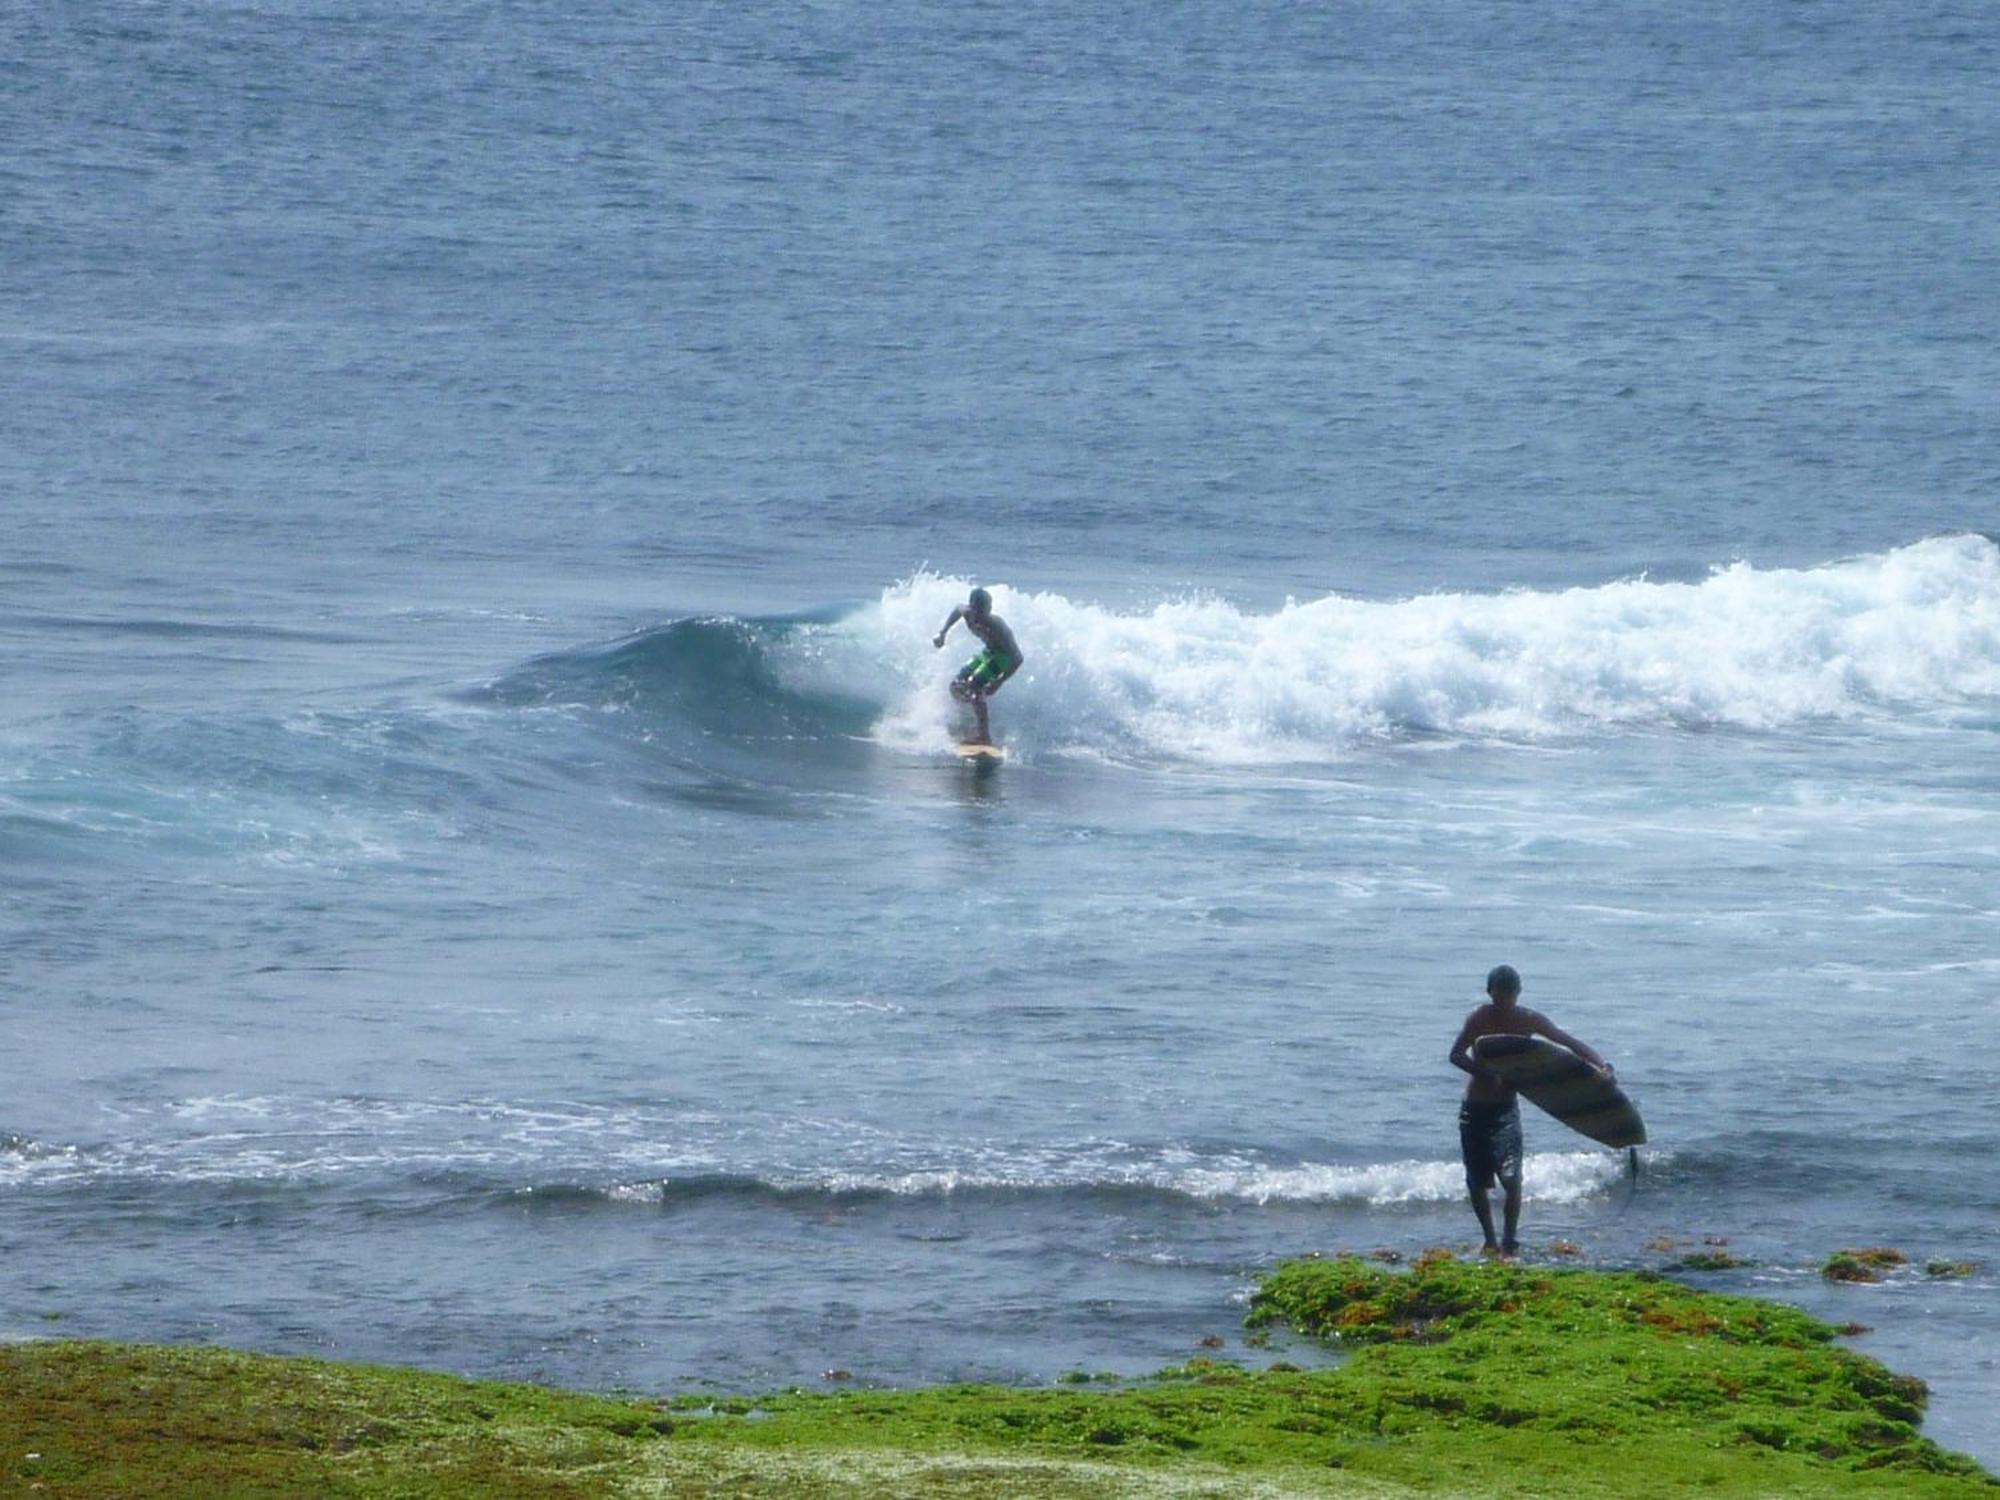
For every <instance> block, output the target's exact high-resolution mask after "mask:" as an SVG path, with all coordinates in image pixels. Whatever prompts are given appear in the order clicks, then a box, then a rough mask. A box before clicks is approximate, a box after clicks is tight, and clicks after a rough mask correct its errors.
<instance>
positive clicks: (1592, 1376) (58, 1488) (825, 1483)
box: [0, 1255, 2000, 1500]
mask: <svg viewBox="0 0 2000 1500" xmlns="http://www.w3.org/2000/svg"><path fill="white" fill-rule="evenodd" d="M1249 1321H1250V1322H1251V1324H1252V1325H1253V1326H1254V1327H1256V1328H1259V1329H1264V1330H1272V1329H1276V1328H1279V1327H1281V1326H1282V1327H1289V1328H1293V1329H1297V1330H1300V1331H1302V1332H1304V1333H1306V1334H1309V1335H1311V1336H1312V1337H1315V1338H1320V1339H1325V1340H1327V1341H1328V1342H1329V1343H1330V1344H1331V1345H1333V1346H1334V1347H1336V1348H1339V1349H1342V1350H1345V1351H1347V1353H1346V1358H1345V1362H1344V1363H1342V1364H1340V1365H1339V1366H1338V1367H1337V1368H1333V1369H1318V1370H1302V1369H1299V1368H1297V1367H1296V1366H1295V1365H1290V1364H1286V1363H1282V1362H1281V1363H1274V1364H1272V1365H1270V1366H1269V1367H1268V1368H1264V1369H1248V1368H1244V1367H1242V1366H1240V1365H1236V1364H1233V1363H1230V1362H1229V1361H1227V1360H1223V1359H1217V1358H1210V1357H1208V1356H1207V1355H1203V1356H1200V1357H1197V1358H1194V1359H1191V1360H1189V1361H1188V1362H1187V1363H1186V1364H1184V1365H1180V1366H1177V1367H1175V1368H1174V1369H1171V1370H1166V1371H1161V1372H1159V1373H1158V1374H1157V1375H1155V1376H1153V1377H1151V1378H1148V1379H1144V1380H1130V1381H1122V1382H1120V1381H1116V1380H1114V1379H1111V1378H1108V1377H1103V1376H1098V1377H1095V1378H1091V1379H1088V1380H1087V1381H1083V1382H1078V1381H1075V1380H1074V1378H1072V1380H1071V1381H1068V1382H1058V1383H1056V1384H1054V1385H1052V1386H1050V1387H1049V1388H1046V1389H1018V1388H1009V1387H999V1386H985V1385H961V1386H943V1387H933V1388H930V1389H924V1390H904V1391H896V1390H878V1389H869V1388H867V1384H866V1372H865V1371H859V1372H857V1376H858V1378H857V1379H855V1380H852V1381H843V1382H841V1384H840V1389H838V1390H836V1391H831V1392H823V1393H805V1392H798V1391H792V1392H785V1393H780V1394H774V1395H768V1396H762V1397H756V1398H729V1399H717V1398H714V1397H698V1398H697V1397H689V1398H683V1399H679V1400H675V1401H672V1402H666V1403H659V1402H649V1401H619V1400H610V1399H602V1398H596V1397H586V1396H569V1395H563V1394H560V1393H557V1392H550V1391H539V1390H536V1389H534V1388H532V1387H522V1386H500V1385H491V1384H483V1383H476V1382H469V1381H460V1380H454V1379H451V1378H448V1377H445V1376H437V1375H424V1374H419V1373H416V1372H412V1371H407V1370H379V1369H366V1368H360V1367H354V1366H340V1365H328V1364H322V1363H316V1362H312V1361H303V1360H283V1359H270V1358H263V1357H259V1356H254V1355H244V1354H237V1353H232V1352H230V1351H226V1350H206V1349H148V1348H138V1347H132V1346H119V1345H91V1344H64V1343H40V1344H24V1345H15V1346H7V1347H0V1489H6V1487H7V1486H8V1485H11V1486H13V1488H12V1489H6V1492H8V1493H13V1492H15V1491H16V1490H18V1491H20V1492H23V1493H29V1492H32V1493H35V1494H39V1495H46V1496H48V1497H51V1500H54V1497H62V1496H85V1495H88V1496H92V1497H109V1496H128V1495H130V1496H137V1495H148V1496H151V1495H170V1496H171V1495H183V1494H184V1495H202V1496H209V1495H214V1496H232V1497H255V1496H267V1495H268V1496H278V1495H286V1496H292V1495H313V1496H350V1497H356V1500H361V1497H384V1500H387V1497H392V1496H393V1497H419V1496H424V1497H428V1496H433V1495H438V1496H450V1497H459V1496H466V1497H483V1496H490V1497H501V1496H507V1497H518V1500H528V1497H542V1496H548V1497H555V1496H564V1497H578V1500H581V1497H588V1496H634V1497H637V1496H648V1497H671V1496H724V1495H726V1496H730V1497H732V1500H734V1497H761V1496H769V1497H785V1500H792V1497H816V1500H845V1497H855V1500H860V1497H876V1496H964V1497H981V1500H1001V1497H1006V1500H1014V1497H1038V1500H1071V1497H1074V1500H1099V1497H1120V1496H1123V1497H1134V1500H1136V1497H1163V1496H1175V1497H1183V1496H1187V1497H1191V1496H1206V1497H1214V1500H1239V1497H1244V1500H1247V1497H1258V1500H1278V1497H1288V1496H1320V1495H1327V1496H1347V1497H1362V1496H1366V1497H1371V1500H1395V1497H1403V1496H1437V1497H1445V1496H1452V1497H1459V1496H1474V1495H1476V1496H1481V1497H1487V1496H1492V1497H1520V1500H1526V1497H1530V1496H1563V1497H1583V1500H1587V1497H1605V1500H1652V1497H1661V1500H1666V1497H1693V1496H1733V1495H1743V1496H1750V1495H1756V1496H1797V1497H1807V1496H1812V1497H1834V1500H1837V1497H1842V1496H1856V1497H1860V1496H1914V1497H1936V1500H1961V1497H1974V1496H1978V1497H1985V1500H2000V1484H1996V1482H1995V1481H1994V1480H1993V1479H1992V1478H1991V1477H1990V1476H1988V1475H1987V1474H1986V1473H1985V1472H1983V1471H1982V1470H1981V1469H1980V1468H1979V1467H1978V1466H1977V1465H1976V1464H1974V1463H1973V1462H1972V1461H1971V1460H1969V1459H1966V1458H1963V1457H1961V1456H1959V1455H1956V1454H1952V1453H1948V1452H1946V1451H1944V1450H1943V1449H1940V1448H1938V1447H1937V1446H1936V1445H1935V1444H1933V1443H1931V1442H1930V1441H1928V1440H1927V1439H1925V1438H1924V1437H1923V1436H1922V1435H1921V1434H1920V1433H1919V1431H1918V1422H1919V1419H1920V1417H1921V1415H1922V1411H1923V1405H1924V1399H1925V1391H1924V1387H1923V1385H1922V1383H1921V1382H1919V1381H1916V1380H1912V1379H1909V1378H1907V1377H1903V1376H1898V1375H1895V1374H1893V1373H1891V1372H1890V1371H1889V1370H1887V1369H1884V1368H1883V1367H1882V1366H1881V1365H1879V1364H1877V1363H1876V1362H1875V1361H1873V1360H1870V1359H1865V1358H1863V1357H1861V1356H1859V1355H1856V1354H1854V1353H1852V1352H1850V1351H1847V1350H1844V1349H1842V1348H1840V1347H1838V1345H1837V1344H1836V1342H1835V1339H1836V1337H1837V1335H1836V1333H1835V1331H1834V1330H1833V1329H1831V1328H1829V1327H1828V1326H1827V1325H1825V1324H1823V1323H1820V1322H1817V1321H1816V1320H1814V1319H1812V1318H1809V1317H1807V1316H1806V1315H1805V1314H1803V1313H1800V1312H1798V1311H1796V1310H1795V1309H1792V1308H1789V1307H1783V1306H1779V1305H1775V1304H1771V1303H1765V1302H1758V1301H1753V1300H1751V1299H1748V1298H1741V1297H1726V1296H1716V1295H1712V1294H1707V1293H1701V1292H1696V1291H1693V1290H1691V1289H1689V1288H1687V1287H1683V1286H1680V1285H1678V1284H1676V1283H1675V1282H1672V1281H1669V1280H1667V1279H1665V1278H1663V1277H1661V1276H1658V1275H1654V1274H1651V1273H1630V1274H1619V1273H1602V1272H1593V1271H1584V1270H1567V1269H1564V1270H1555V1269H1543V1268H1537V1267H1522V1266H1509V1265H1493V1264H1481V1263H1471V1262H1461V1261H1457V1260H1454V1259H1451V1258H1450V1257H1440V1256H1436V1255H1431V1256H1425V1257H1421V1258H1419V1259H1418V1260H1417V1262H1416V1263H1415V1264H1414V1265H1413V1266H1411V1267H1410V1268H1409V1269H1408V1270H1402V1269H1393V1268H1391V1267H1390V1266H1388V1265H1385V1264H1383V1263H1382V1262H1380V1261H1369V1260H1362V1259H1358V1258H1336V1259H1327V1260H1300V1261H1292V1262H1288V1263H1286V1264H1283V1265H1280V1266H1279V1267H1277V1268H1276V1269H1275V1270H1274V1271H1272V1273H1271V1274H1270V1275H1269V1276H1268V1277H1267V1278H1266V1279H1265V1281H1264V1282H1263V1284H1262V1286H1261V1287H1260V1288H1259V1290H1258V1291H1257V1293H1256V1295H1255V1297H1254V1299H1253V1302H1252V1306H1251V1310H1250V1317H1249ZM1253 1347H1254V1346H1253Z"/></svg>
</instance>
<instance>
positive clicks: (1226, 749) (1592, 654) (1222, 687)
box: [781, 535, 2000, 763]
mask: <svg viewBox="0 0 2000 1500" xmlns="http://www.w3.org/2000/svg"><path fill="white" fill-rule="evenodd" d="M966 587H967V585H966V583H965V581H964V580H962V579H953V578H942V577H938V576H935V575H932V574H922V575H919V576H917V577H914V578H911V579H908V580H906V581H904V582H902V583H899V584H897V585H896V586H894V587H893V588H890V589H887V590H885V591H884V592H883V595H882V597H881V598H880V599H879V600H878V601H876V602H875V603H873V604H871V605H869V606H867V607H865V608H863V609H861V610H859V611H857V612H856V613H854V614H852V615H850V616H848V617H847V618H846V619H844V620H842V621H840V622H838V623H837V624H834V625H829V626H824V627H818V628H816V629H815V630H814V631H813V632H810V633H809V639H807V640H804V641H801V642H798V643H795V644H794V645H793V646H792V647H791V648H790V653H789V656H788V658H787V659H786V660H785V661H784V662H783V663H782V664H781V665H782V669H784V670H788V671H789V672H791V673H792V674H793V675H794V676H795V677H796V678H797V679H798V680H799V681H800V683H801V685H809V686H818V687H821V688H823V689H828V690H834V691H840V692H843V693H846V694H849V695H851V696H858V697H861V698H863V699H865V700H870V701H876V702H880V703H881V704H883V712H882V715H881V718H880V720H879V722H878V723H877V725H876V728H875V737H876V738H877V739H878V740H879V741H881V742H882V743H884V744H886V745H889V746H892V747H895V748H900V749H908V750H928V749H936V748H941V747H942V746H943V743H944V739H945V727H946V716H947V714H948V712H949V710H950V704H949V700H948V698H947V696H946V694H945V692H944V689H945V686H946V684H947V683H948V682H949V680H950V678H951V676H952V673H953V672H954V671H955V670H956V669H957V668H958V666H959V664H960V663H961V662H962V661H963V660H964V659H965V658H966V657H968V656H970V655H971V654H972V653H973V651H974V650H976V649H977V643H976V642H974V641H972V640H971V639H970V638H969V637H967V636H966V635H965V634H964V632H963V631H962V630H960V631H957V632H955V633H954V635H955V638H954V639H953V640H952V641H948V642H947V644H946V649H945V650H943V651H938V650H936V649H934V648H933V646H932V644H931V637H932V635H933V634H934V633H935V632H936V630H937V627H938V625H939V623H940V622H941V621H942V620H943V619H944V617H945V615H946V613H947V612H948V611H949V610H950V609H951V607H952V606H953V605H954V604H956V603H958V602H960V601H961V600H962V599H963V598H964V596H965V592H966ZM990 587H991V590H992V594H993V600H994V608H995V610H996V612H998V613H999V614H1001V615H1002V616H1004V617H1005V618H1006V620H1007V621H1008V623H1009V625H1010V626H1011V627H1012V628H1013V630H1014V632H1015V634H1016V635H1017V636H1018V637H1019V639H1020V641H1021V644H1022V648H1023V650H1024V651H1025V652H1026V654H1027V664H1026V665H1025V667H1024V668H1023V669H1022V672H1021V675H1020V677H1019V678H1018V679H1017V680H1016V681H1015V682H1014V683H1013V684H1010V685H1009V687H1008V689H1007V690H1006V692H1005V693H1004V695H1003V696H1002V697H1001V698H1000V699H999V700H997V701H998V702H999V703H1004V704H1005V721H1006V724H1007V728H1008V732H1009V735H1010V737H1012V738H1013V740H1014V741H1015V742H1016V743H1017V744H1020V745H1023V746H1026V747H1030V748H1032V747H1041V748H1047V749H1053V750H1062V751H1084V752H1095V753H1100V754H1106V753H1108V754H1112V755H1119V754H1130V753H1138V754H1148V755H1151V754H1164V755H1174V756H1181V757H1187V758H1195V759H1204V760H1213V761H1218V762H1225V763H1245V762H1260V761H1262V762H1271V761H1284V760H1291V759H1304V758H1319V757H1323V756H1324V755H1325V753H1326V752H1327V751H1328V750H1329V749H1338V748H1339V747H1341V746H1348V745H1354V744H1357V743H1362V742H1366V741H1369V740H1382V739H1390V738H1396V737H1399V736H1407V735H1412V734H1419V735H1423V734H1436V735H1444V736H1452V737H1461V738H1466V737H1469V738H1500V739H1511V740H1528V741H1535V740H1547V739H1553V738H1560V737H1565V736H1574V735H1580V734H1590V733H1594V732H1599V731H1602V730H1604V729H1606V728H1613V729H1623V728H1634V727H1650V726H1667V725H1697V726H1728V727H1737V728H1745V729H1752V730H1763V729H1773V728H1782V727H1785V726H1791V725H1797V724H1801V723H1805V722H1809V721H1813V720H1819V719H1829V718H1830V719H1856V718H1870V717H1889V716H1892V715H1893V716H1897V717H1902V716H1906V715H1907V714H1909V713H1910V712H1912V711H1916V712H1924V711H1933V712H1938V713H1946V714H1948V713H1949V712H1951V711H1953V710H1964V709H1966V708H1974V709H1977V710H1979V711H1981V712H1986V713H1990V712H1991V711H1992V707H1993V705H1994V703H1995V702H1996V701H2000V544H1996V543H1995V542H1993V541H1991V540H1989V539H1987V538H1985V537H1981V536H1973V535H1965V536H1949V537H1935V538H1931V539H1929V540H1926V541H1922V542H1917V543H1915V544H1913V545H1911V546H1907V547H1901V548H1897V549H1895V550H1893V551H1890V552H1885V553H1878V554H1874V555H1871V556H1866V557H1860V558H1855V559H1851V560H1848V561H1845V562H1840V563H1834V564H1829V565H1827V566H1824V567H1818V568H1809V569H1759V568H1757V567H1755V566H1753V565H1751V564H1749V563H1747V562H1738V563H1733V564H1731V565H1729V566H1727V567H1722V568H1718V569H1717V570H1716V571H1715V572H1714V573H1713V574H1712V575H1711V576H1710V577H1709V578H1707V579H1706V580H1704V581H1702V582H1700V583H1654V582H1651V581H1648V580H1645V579H1632V580H1624V581H1620V582H1615V583H1607V584H1603V585H1600V586H1596V587H1591V588H1575V589H1567V590H1562V591H1559V592H1544V593H1536V592H1530V591H1526V590H1521V591H1514V592H1509V593H1500V594H1465V593H1449V594H1431V595H1425V596H1422V597H1418V598H1411V599H1402V600H1394V601H1385V602H1376V601H1366V600H1358V599H1349V598H1343V597H1341V596H1338V595H1329V596H1327V597H1325V598H1322V599H1316V600H1312V601H1309V602H1306V603H1295V602H1294V603H1287V604H1286V605H1285V606H1284V607H1283V608H1282V609H1279V610H1277V611H1275V612H1271V613H1267V614H1255V613H1250V612H1246V611H1244V610H1241V609H1239V608H1237V607H1236V606H1234V605H1232V604H1230V603H1227V602H1225V601H1223V600H1219V599H1213V598H1192V599H1176V600H1169V601H1166V602H1164V603H1161V604H1159V605H1157V606H1155V607H1154V608H1153V609H1152V610H1150V611H1149V612H1146V613H1134V614H1120V613H1117V612H1114V611H1111V610H1107V609H1102V608H1098V607H1096V606H1094V605H1090V604H1086V603H1079V602H1076V601H1073V600H1071V599H1067V598H1065V597H1063V596H1062V595H1060V594H1054V593H1030V592H1026V591H1023V590H1019V589H1013V588H1009V587H1007V586H1005V585H1000V584H995V585H991V586H990Z"/></svg>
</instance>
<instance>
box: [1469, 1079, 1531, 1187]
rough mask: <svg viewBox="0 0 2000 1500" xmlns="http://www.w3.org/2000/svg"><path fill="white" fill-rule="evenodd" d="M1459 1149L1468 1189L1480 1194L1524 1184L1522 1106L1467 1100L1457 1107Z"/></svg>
mask: <svg viewBox="0 0 2000 1500" xmlns="http://www.w3.org/2000/svg"><path fill="white" fill-rule="evenodd" d="M1458 1149H1459V1152H1460V1153H1461V1154H1462V1155H1463V1156H1464V1157H1465V1182H1466V1186H1467V1187H1470V1188H1473V1189H1475V1190H1477V1191H1479V1192H1484V1191H1485V1190H1486V1189H1488V1188H1490V1187H1492V1186H1493V1179H1494V1178H1496V1177H1498V1178H1499V1179H1500V1181H1501V1183H1502V1184H1506V1183H1511V1182H1519V1181H1520V1180H1521V1106H1520V1104H1519V1103H1518V1102H1515V1101H1511V1100H1510V1101H1509V1102H1508V1103H1506V1104H1487V1103H1483V1102H1481V1101H1477V1100H1472V1099H1468V1100H1466V1101H1465V1102H1464V1103H1463V1104H1461V1105H1459V1107H1458Z"/></svg>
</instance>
